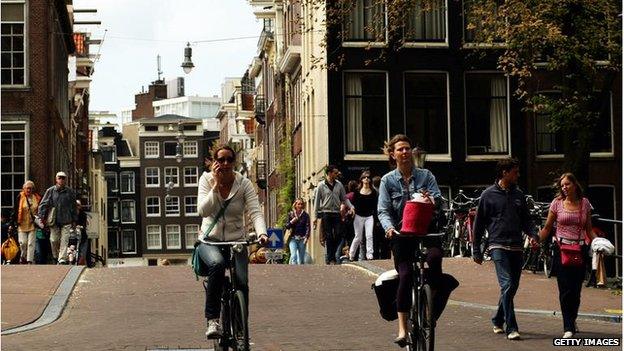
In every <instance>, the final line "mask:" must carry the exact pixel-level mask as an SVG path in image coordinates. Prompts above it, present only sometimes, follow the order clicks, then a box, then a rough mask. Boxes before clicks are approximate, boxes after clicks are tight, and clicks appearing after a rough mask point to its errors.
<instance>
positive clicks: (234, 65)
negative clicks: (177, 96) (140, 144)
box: [74, 0, 262, 115]
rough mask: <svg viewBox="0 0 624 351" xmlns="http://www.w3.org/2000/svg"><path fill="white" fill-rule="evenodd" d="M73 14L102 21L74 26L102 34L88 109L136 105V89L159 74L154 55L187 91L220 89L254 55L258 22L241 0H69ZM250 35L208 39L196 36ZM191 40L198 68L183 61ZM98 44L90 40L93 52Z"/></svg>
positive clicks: (97, 35) (214, 92)
mask: <svg viewBox="0 0 624 351" xmlns="http://www.w3.org/2000/svg"><path fill="white" fill-rule="evenodd" d="M74 8H76V9H87V8H89V9H91V8H95V9H97V11H98V12H97V14H86V13H78V14H75V19H76V20H77V21H79V20H100V21H101V22H102V24H101V25H100V26H92V25H91V26H75V29H76V30H80V31H82V30H86V31H87V32H91V33H92V34H93V35H92V38H96V39H99V38H102V37H104V30H107V33H106V37H105V40H104V42H103V45H102V48H101V51H100V55H101V56H100V59H99V61H98V62H97V63H96V64H95V73H94V74H93V77H92V79H93V80H92V82H91V101H90V107H89V109H90V110H108V111H111V112H114V113H117V114H118V115H119V112H120V111H121V110H123V109H126V108H128V107H132V106H134V94H137V93H139V92H140V91H141V87H142V86H144V87H145V90H147V86H148V85H149V84H150V82H152V81H154V80H156V79H157V77H158V76H157V69H156V55H160V56H161V66H162V71H163V76H164V77H165V79H166V80H169V79H173V78H175V77H184V78H185V83H186V88H185V89H186V91H185V93H186V95H189V96H190V95H199V96H212V95H220V94H221V83H222V82H223V78H225V77H240V76H241V75H242V74H243V73H244V72H245V70H246V68H247V66H248V65H249V63H250V62H251V61H252V58H253V57H254V56H255V54H256V44H257V42H258V39H257V36H259V34H260V30H261V28H262V23H261V22H260V21H258V20H256V19H255V17H254V15H253V12H252V7H251V6H250V5H249V4H248V2H247V1H246V0H132V1H122V0H99V1H96V0H74ZM249 36H254V37H256V38H252V39H242V40H228V41H222V42H212V43H196V44H193V41H202V40H214V39H223V38H237V37H249ZM187 41H190V42H191V44H192V48H193V63H194V64H195V68H194V69H193V71H192V72H191V73H190V74H184V72H183V71H182V68H181V67H180V65H181V63H182V61H183V59H184V47H185V46H186V42H187ZM97 50H98V46H93V45H92V46H91V52H92V53H96V52H97Z"/></svg>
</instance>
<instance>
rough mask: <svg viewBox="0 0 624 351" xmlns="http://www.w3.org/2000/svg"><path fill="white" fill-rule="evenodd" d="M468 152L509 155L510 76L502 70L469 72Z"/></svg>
mask: <svg viewBox="0 0 624 351" xmlns="http://www.w3.org/2000/svg"><path fill="white" fill-rule="evenodd" d="M465 89H466V90H465V91H466V139H467V154H468V155H469V156H470V155H486V154H499V155H501V154H508V153H509V138H508V130H507V129H508V125H509V116H508V114H507V79H506V78H505V76H504V75H503V74H502V73H467V74H466V86H465Z"/></svg>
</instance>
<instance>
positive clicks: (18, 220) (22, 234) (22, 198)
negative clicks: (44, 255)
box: [12, 180, 41, 264]
mask: <svg viewBox="0 0 624 351" xmlns="http://www.w3.org/2000/svg"><path fill="white" fill-rule="evenodd" d="M40 202H41V195H39V194H38V193H36V192H35V183H34V182H33V181H31V180H27V181H26V182H25V183H24V185H23V186H22V191H21V192H20V193H19V194H18V195H17V199H16V200H15V205H14V207H13V216H14V218H13V221H12V222H13V223H15V225H16V227H17V236H18V241H19V246H20V252H21V255H20V263H27V264H33V263H34V262H35V240H36V234H37V233H36V230H37V229H38V228H37V226H36V225H35V216H36V214H37V210H38V208H39V203H40Z"/></svg>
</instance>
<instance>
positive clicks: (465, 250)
mask: <svg viewBox="0 0 624 351" xmlns="http://www.w3.org/2000/svg"><path fill="white" fill-rule="evenodd" d="M479 199H480V197H476V198H473V197H468V196H467V195H466V194H464V191H463V190H460V191H459V193H458V194H457V196H455V197H454V198H453V199H452V200H451V201H450V207H449V209H448V210H447V219H448V222H447V225H446V230H445V232H446V245H445V248H446V250H447V251H448V252H449V256H450V257H455V256H470V255H471V254H472V242H473V232H472V230H473V223H474V219H475V216H476V214H477V209H476V206H477V204H478V202H479Z"/></svg>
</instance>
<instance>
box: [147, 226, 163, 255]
mask: <svg viewBox="0 0 624 351" xmlns="http://www.w3.org/2000/svg"><path fill="white" fill-rule="evenodd" d="M145 232H146V233H147V249H148V250H159V249H162V239H161V237H160V235H161V229H160V226H159V225H148V226H146V227H145Z"/></svg>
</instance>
